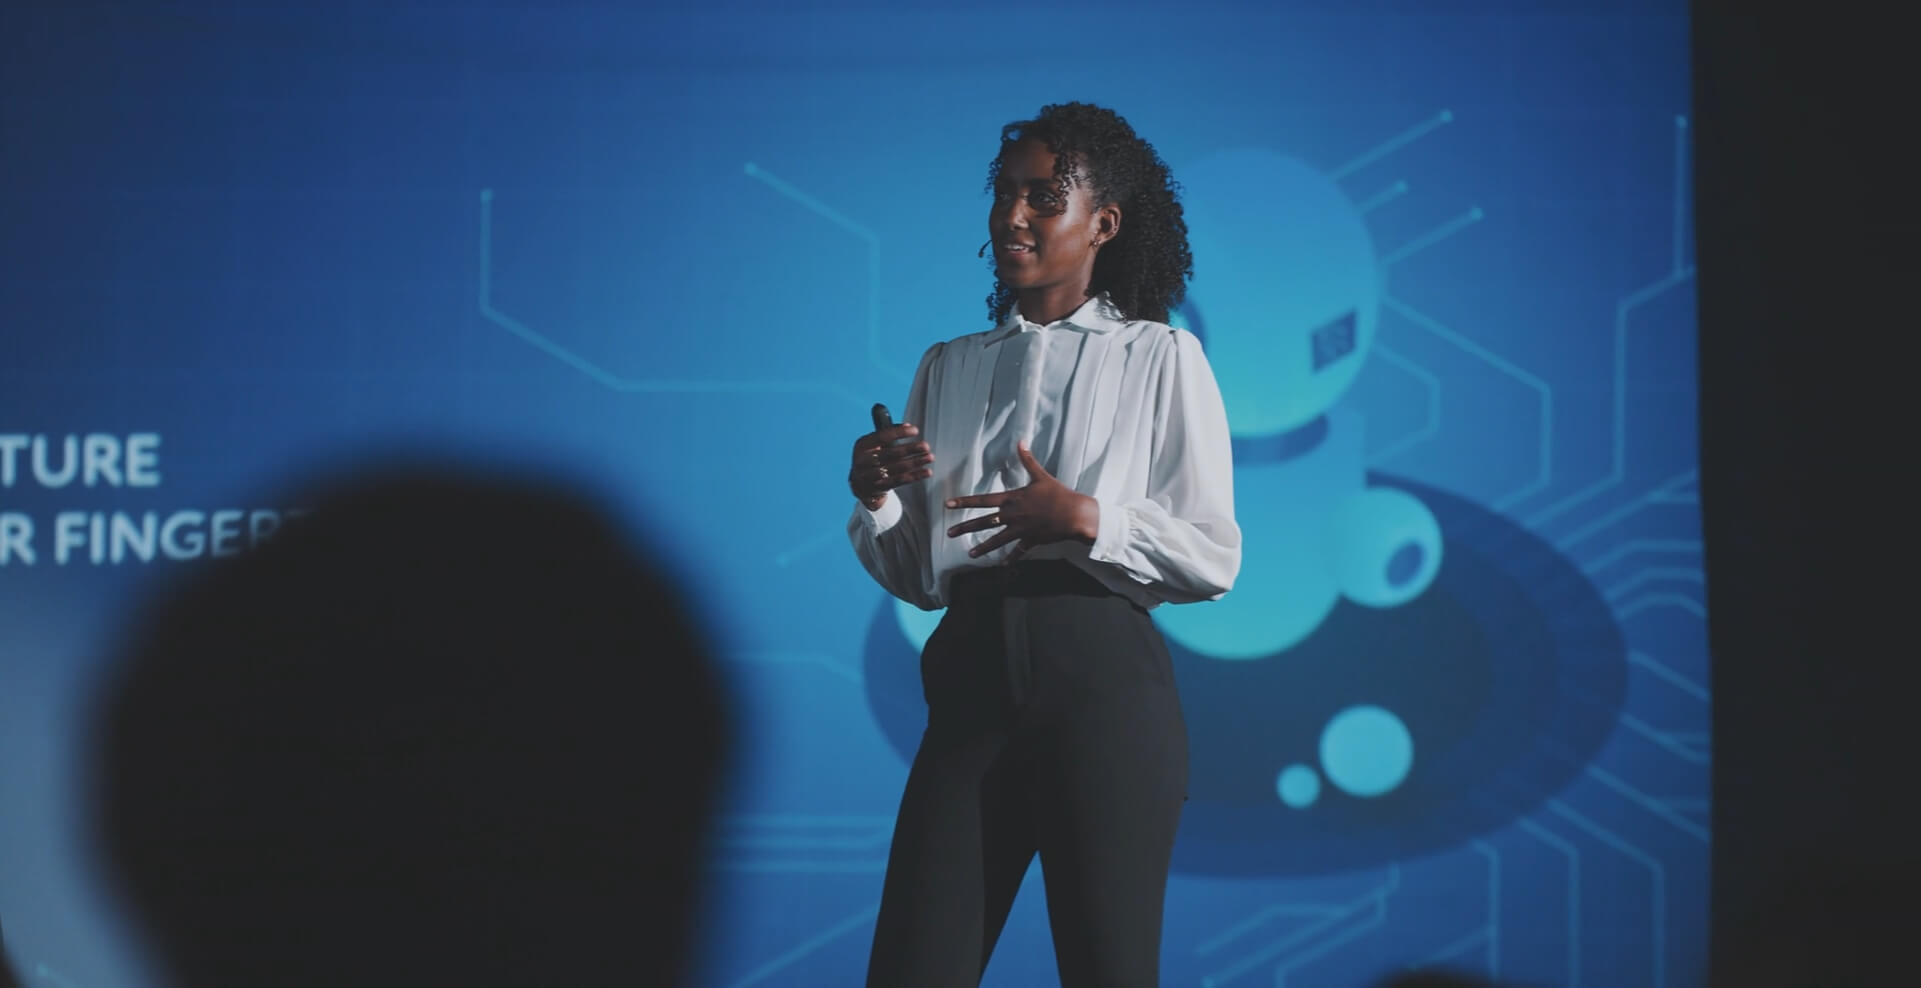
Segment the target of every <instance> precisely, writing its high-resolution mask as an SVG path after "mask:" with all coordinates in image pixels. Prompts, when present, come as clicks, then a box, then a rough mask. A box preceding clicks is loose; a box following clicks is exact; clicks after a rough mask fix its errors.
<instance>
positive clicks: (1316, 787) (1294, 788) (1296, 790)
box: [1274, 765, 1321, 810]
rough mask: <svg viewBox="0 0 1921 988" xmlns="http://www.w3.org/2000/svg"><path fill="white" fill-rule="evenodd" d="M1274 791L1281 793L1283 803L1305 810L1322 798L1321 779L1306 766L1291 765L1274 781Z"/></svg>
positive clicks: (1282, 770)
mask: <svg viewBox="0 0 1921 988" xmlns="http://www.w3.org/2000/svg"><path fill="white" fill-rule="evenodd" d="M1274 791H1275V792H1278V793H1280V795H1281V802H1283V803H1286V804H1287V805H1289V806H1292V807H1294V808H1295V809H1297V810H1304V809H1307V808H1308V807H1310V806H1312V805H1314V801H1315V800H1317V799H1319V798H1321V777H1320V776H1319V775H1317V774H1315V772H1314V770H1313V769H1311V768H1308V767H1307V766H1305V765H1289V766H1288V767H1286V768H1284V769H1281V774H1280V777H1279V778H1277V779H1275V780H1274Z"/></svg>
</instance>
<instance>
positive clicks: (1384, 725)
mask: <svg viewBox="0 0 1921 988" xmlns="http://www.w3.org/2000/svg"><path fill="white" fill-rule="evenodd" d="M1413 767H1414V737H1413V735H1411V734H1409V733H1408V732H1407V725H1406V724H1403V723H1401V718H1399V717H1396V716H1394V714H1393V713H1392V712H1390V711H1388V710H1385V709H1382V708H1381V707H1374V706H1359V707H1349V708H1347V709H1346V710H1343V711H1341V712H1340V713H1338V714H1335V715H1334V719H1333V720H1330V721H1328V722H1327V727H1326V729H1324V730H1322V731H1321V768H1322V770H1324V771H1325V772H1327V778H1328V781H1329V782H1332V783H1334V785H1336V786H1338V787H1339V788H1340V789H1341V791H1342V792H1345V793H1347V794H1348V795H1350V796H1382V795H1386V794H1387V793H1390V792H1393V791H1394V788H1395V787H1396V786H1399V785H1400V784H1401V782H1402V781H1403V780H1405V779H1406V778H1407V773H1408V771H1409V770H1410V769H1412V768H1413Z"/></svg>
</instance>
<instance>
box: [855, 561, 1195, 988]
mask: <svg viewBox="0 0 1921 988" xmlns="http://www.w3.org/2000/svg"><path fill="white" fill-rule="evenodd" d="M949 596H950V603H949V606H948V609H947V613H946V615H945V616H944V617H943V618H942V619H941V623H940V626H939V627H938V628H936V629H935V631H934V635H933V637H932V638H930V639H928V642H927V647H926V648H925V649H924V650H923V651H922V653H921V684H922V687H923V689H924V691H925V694H926V699H927V733H926V734H925V735H924V736H923V737H922V738H921V745H920V751H919V752H918V753H917V754H916V755H915V757H914V766H913V769H912V770H911V772H910V773H909V775H908V778H907V790H906V792H905V794H904V795H903V796H902V797H901V806H900V814H899V816H898V818H897V819H896V821H895V824H894V842H893V847H892V850H891V852H890V853H889V856H888V861H887V878H886V882H885V884H884V887H883V890H882V893H881V907H880V918H879V920H878V922H877V924H876V926H875V930H874V945H873V952H872V955H871V958H870V960H869V963H868V971H867V984H868V986H869V988H910V986H911V988H944V986H950V985H951V986H970V988H971V986H976V985H978V984H979V983H980V978H981V974H982V972H983V971H984V970H985V969H986V966H987V959H988V957H989V956H990V955H991V954H992V953H993V950H994V942H995V941H996V940H997V939H998V938H999V936H1000V932H1001V928H1002V926H1003V925H1004V924H1005V923H1006V921H1007V913H1008V910H1009V909H1010V908H1011V907H1012V906H1013V903H1014V894H1015V893H1016V892H1017V891H1018V890H1019V888H1020V883H1021V878H1022V877H1023V876H1024V875H1025V873H1026V871H1027V867H1028V864H1029V863H1030V862H1031V861H1032V860H1033V858H1034V855H1035V854H1036V853H1038V854H1039V855H1040V859H1041V870H1042V874H1043V876H1044V878H1045V880H1046V888H1047V917H1048V922H1049V924H1050V926H1051V927H1052V929H1053V935H1054V953H1055V957H1056V960H1057V963H1058V966H1059V970H1060V978H1061V984H1062V985H1064V986H1066V988H1080V986H1100V988H1128V986H1134V985H1141V986H1152V985H1158V984H1159V983H1160V948H1161V917H1162V907H1163V902H1164V900H1165V898H1166V892H1167V872H1168V864H1169V861H1170V859H1171V857H1172V854H1173V848H1174V833H1175V830H1176V829H1177V827H1178V826H1179V823H1180V815H1181V803H1182V802H1183V800H1184V799H1185V791H1186V787H1187V727H1186V724H1185V723H1184V722H1183V720H1182V718H1181V706H1180V696H1179V694H1178V693H1177V692H1176V690H1175V686H1174V677H1173V669H1172V664H1171V662H1170V660H1169V657H1168V653H1167V646H1166V643H1165V642H1164V641H1163V640H1162V638H1161V635H1160V631H1159V629H1157V628H1155V627H1154V624H1153V621H1152V620H1151V619H1150V618H1149V617H1148V615H1147V612H1146V611H1144V610H1142V609H1141V608H1139V607H1138V606H1136V605H1134V604H1133V603H1131V602H1129V601H1128V600H1127V599H1126V598H1124V597H1119V596H1116V595H1114V594H1113V593H1111V592H1110V591H1108V590H1107V589H1106V588H1105V587H1103V586H1102V585H1101V584H1100V583H1099V582H1098V581H1096V580H1094V579H1093V578H1092V577H1090V576H1088V575H1087V574H1086V573H1083V572H1081V571H1080V570H1079V569H1077V568H1075V567H1074V566H1073V565H1072V564H1069V563H1065V562H1059V561H1047V562H1025V563H1016V564H1014V565H1012V566H1004V567H994V568H991V569H984V570H980V571H977V572H972V573H969V574H966V575H965V577H964V578H963V579H960V580H957V581H956V586H955V588H954V591H953V593H951V594H950V595H949Z"/></svg>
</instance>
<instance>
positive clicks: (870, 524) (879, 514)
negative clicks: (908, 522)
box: [854, 491, 901, 538]
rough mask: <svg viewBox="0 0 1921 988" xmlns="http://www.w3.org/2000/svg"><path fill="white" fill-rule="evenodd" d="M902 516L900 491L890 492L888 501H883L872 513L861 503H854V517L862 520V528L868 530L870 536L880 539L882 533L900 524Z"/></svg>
mask: <svg viewBox="0 0 1921 988" xmlns="http://www.w3.org/2000/svg"><path fill="white" fill-rule="evenodd" d="M900 515H901V510H900V493H899V492H898V491H894V492H890V493H889V494H888V495H887V500H885V501H882V502H881V503H880V507H878V508H875V509H873V510H871V511H870V510H868V508H867V505H865V504H862V503H861V502H859V501H855V502H854V517H856V518H858V519H860V523H861V527H862V528H865V529H866V530H867V534H868V535H870V536H873V537H875V538H878V537H880V535H881V533H883V532H885V531H887V530H888V529H890V528H893V527H894V526H895V525H896V524H898V523H899V522H900Z"/></svg>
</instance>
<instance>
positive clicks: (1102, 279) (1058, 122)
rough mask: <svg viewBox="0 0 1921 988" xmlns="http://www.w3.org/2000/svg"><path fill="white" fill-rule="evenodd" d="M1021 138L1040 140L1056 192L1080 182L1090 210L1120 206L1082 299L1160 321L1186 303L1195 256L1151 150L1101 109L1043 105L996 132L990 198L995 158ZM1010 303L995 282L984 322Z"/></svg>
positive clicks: (1171, 185) (998, 317)
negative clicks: (1050, 156) (1117, 222)
mask: <svg viewBox="0 0 1921 988" xmlns="http://www.w3.org/2000/svg"><path fill="white" fill-rule="evenodd" d="M1022 140H1037V141H1041V142H1043V143H1045V144H1046V145H1047V149H1048V150H1049V151H1052V152H1053V153H1054V155H1055V158H1054V177H1055V178H1056V179H1059V180H1060V182H1061V185H1062V186H1064V187H1067V188H1072V187H1074V186H1075V185H1077V184H1082V183H1085V184H1086V186H1087V188H1088V190H1089V191H1090V192H1091V193H1092V194H1093V198H1094V202H1095V204H1096V205H1105V204H1107V203H1110V202H1111V203H1115V204H1117V205H1119V206H1120V207H1121V232H1120V233H1119V234H1118V235H1116V236H1115V237H1114V239H1112V240H1110V241H1108V242H1107V243H1105V244H1102V245H1101V248H1100V251H1099V253H1097V254H1096V255H1095V257H1094V277H1093V279H1092V281H1090V282H1089V284H1088V286H1087V294H1088V297H1089V298H1092V297H1094V296H1096V295H1099V294H1101V293H1102V292H1106V293H1107V296H1108V298H1109V300H1111V301H1112V302H1113V303H1114V306H1115V307H1116V308H1118V309H1120V311H1121V313H1122V314H1123V315H1125V316H1126V317H1127V318H1129V319H1149V320H1152V321H1154V322H1166V321H1167V316H1168V313H1169V312H1172V311H1173V310H1174V309H1175V308H1177V307H1178V306H1179V305H1180V304H1181V300H1182V299H1184V298H1186V297H1187V279H1188V278H1189V277H1191V276H1192V275H1193V273H1194V255H1193V254H1192V253H1191V252H1190V251H1189V250H1188V248H1187V221H1186V220H1185V219H1184V218H1182V216H1181V202H1180V184H1179V183H1177V182H1175V181H1174V176H1173V175H1172V174H1171V173H1169V172H1168V170H1167V163H1166V162H1164V161H1162V160H1161V156H1160V154H1159V153H1158V152H1156V151H1155V150H1154V146H1153V145H1151V144H1149V143H1147V142H1146V141H1144V140H1142V139H1141V138H1140V135H1138V134H1136V133H1134V128H1133V127H1131V126H1128V123H1127V121H1126V120H1123V119H1122V118H1121V116H1120V114H1118V113H1115V112H1114V111H1113V110H1109V109H1107V108H1105V107H1100V106H1094V105H1092V104H1088V103H1057V104H1053V105H1050V106H1043V107H1041V112H1040V114H1039V115H1038V116H1036V117H1035V118H1034V119H1032V120H1021V121H1017V122H1015V123H1010V124H1008V125H1007V126H1005V127H1002V128H1001V151H1000V153H999V154H996V155H995V156H994V160H993V162H992V163H991V164H989V165H988V166H987V189H988V191H989V193H990V194H991V193H992V191H993V188H994V180H995V179H997V178H999V177H1000V170H1001V154H1005V153H1006V151H1007V149H1008V147H1009V146H1011V145H1013V144H1014V143H1016V142H1018V141H1022ZM1014 300H1015V299H1014V291H1013V289H1011V288H1009V287H1007V285H1005V284H1003V283H1002V282H1001V281H1000V279H998V278H996V279H995V280H994V291H993V293H992V294H990V295H988V296H987V311H988V318H989V319H990V320H991V321H993V322H994V323H995V324H999V323H1000V322H1001V321H1002V320H1003V319H1006V318H1007V313H1008V312H1009V311H1011V310H1012V309H1013V307H1014Z"/></svg>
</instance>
